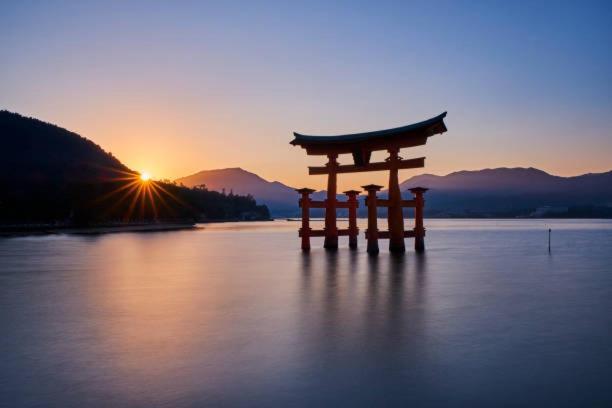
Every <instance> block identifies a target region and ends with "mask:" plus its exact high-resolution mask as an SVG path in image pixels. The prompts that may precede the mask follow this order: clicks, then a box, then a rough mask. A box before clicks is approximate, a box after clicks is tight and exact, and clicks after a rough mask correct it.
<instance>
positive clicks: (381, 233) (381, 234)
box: [365, 230, 415, 239]
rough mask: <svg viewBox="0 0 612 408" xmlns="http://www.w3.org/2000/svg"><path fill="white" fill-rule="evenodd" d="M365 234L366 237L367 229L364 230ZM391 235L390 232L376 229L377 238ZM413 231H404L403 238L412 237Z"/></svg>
mask: <svg viewBox="0 0 612 408" xmlns="http://www.w3.org/2000/svg"><path fill="white" fill-rule="evenodd" d="M365 236H366V238H368V230H366V231H365ZM390 237H391V233H390V232H389V231H378V238H379V239H389V238H390ZM414 237H415V232H414V231H413V230H408V231H404V238H414Z"/></svg>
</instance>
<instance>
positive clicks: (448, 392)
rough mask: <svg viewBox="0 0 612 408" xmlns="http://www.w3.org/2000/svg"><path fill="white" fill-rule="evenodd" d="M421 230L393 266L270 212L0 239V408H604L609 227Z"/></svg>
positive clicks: (501, 225) (610, 301)
mask: <svg viewBox="0 0 612 408" xmlns="http://www.w3.org/2000/svg"><path fill="white" fill-rule="evenodd" d="M427 227H428V236H427V239H426V244H427V252H426V254H425V255H424V256H416V255H415V254H414V252H413V251H412V250H409V251H408V253H407V254H406V256H405V257H403V258H398V257H391V256H390V255H389V254H388V253H386V251H384V247H385V243H386V241H381V244H382V245H381V248H382V249H383V251H382V252H381V254H380V256H378V258H370V257H368V256H367V254H366V253H365V252H364V248H365V243H364V242H363V240H362V241H360V249H359V251H358V252H351V251H349V250H348V249H345V248H341V249H340V250H339V251H338V252H337V253H336V254H330V253H326V252H325V251H324V250H322V249H321V248H320V246H321V244H322V242H321V239H314V240H313V243H314V248H313V250H312V252H311V254H310V255H303V254H302V253H300V251H299V250H298V247H299V241H298V238H297V236H296V229H297V228H298V223H295V222H285V221H277V222H273V223H244V224H238V223H236V224H216V225H206V226H204V228H203V229H200V230H197V231H179V232H166V233H146V234H133V233H124V234H111V235H100V236H63V235H60V236H47V237H29V238H10V239H6V238H5V239H0V324H1V326H0V327H1V328H2V333H1V335H0V358H1V360H0V361H1V364H0V406H7V407H8V406H10V407H24V406H56V407H84V406H88V407H110V406H113V407H125V406H130V407H194V406H249V407H258V406H274V407H281V406H303V407H311V406H340V405H345V406H382V405H395V406H407V405H408V404H413V406H419V407H420V406H471V407H473V406H486V407H491V406H525V405H530V406H551V407H559V406H585V407H586V406H604V405H610V404H612V388H611V387H610V378H612V222H610V221H572V220H568V221H550V220H523V221H520V220H513V221H502V220H452V221H449V220H427ZM549 227H551V228H552V229H553V232H552V253H550V254H549V253H548V249H547V228H549ZM362 231H363V229H362ZM360 239H362V237H360ZM411 243H412V241H407V244H409V245H410V244H411ZM341 245H346V243H345V242H344V240H343V239H341ZM409 248H410V247H409Z"/></svg>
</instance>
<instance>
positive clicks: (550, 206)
mask: <svg viewBox="0 0 612 408" xmlns="http://www.w3.org/2000/svg"><path fill="white" fill-rule="evenodd" d="M416 186H424V187H428V188H430V190H431V191H429V192H428V193H427V194H426V197H427V211H428V212H429V214H430V215H439V216H443V215H447V216H529V215H532V216H535V215H538V216H548V215H559V216H561V215H563V214H566V215H567V216H570V215H572V214H573V216H583V215H584V216H586V215H589V214H590V215H593V216H608V213H610V215H612V208H611V207H610V206H611V205H612V171H610V172H606V173H594V174H593V173H591V174H584V175H581V176H575V177H560V176H555V175H551V174H548V173H546V172H544V171H542V170H538V169H535V168H496V169H483V170H475V171H458V172H454V173H450V174H448V175H446V176H436V175H432V174H422V175H418V176H414V177H412V178H410V179H408V180H406V181H404V182H402V183H401V184H400V189H401V190H402V191H406V190H408V189H409V188H411V187H416Z"/></svg>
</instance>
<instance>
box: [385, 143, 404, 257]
mask: <svg viewBox="0 0 612 408" xmlns="http://www.w3.org/2000/svg"><path fill="white" fill-rule="evenodd" d="M388 151H389V158H388V159H387V161H388V162H389V164H390V169H389V207H388V208H387V220H388V223H389V252H394V253H403V252H406V245H405V244H404V214H403V211H402V193H401V192H400V188H399V179H398V170H399V162H400V160H401V159H400V157H399V155H398V153H399V149H398V148H393V149H389V150H388Z"/></svg>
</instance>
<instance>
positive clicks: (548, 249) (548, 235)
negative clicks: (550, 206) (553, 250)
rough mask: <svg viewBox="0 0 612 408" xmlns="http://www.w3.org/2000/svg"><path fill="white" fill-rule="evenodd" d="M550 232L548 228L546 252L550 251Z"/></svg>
mask: <svg viewBox="0 0 612 408" xmlns="http://www.w3.org/2000/svg"><path fill="white" fill-rule="evenodd" d="M551 232H552V230H551V229H550V228H549V229H548V252H550V233H551Z"/></svg>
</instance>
